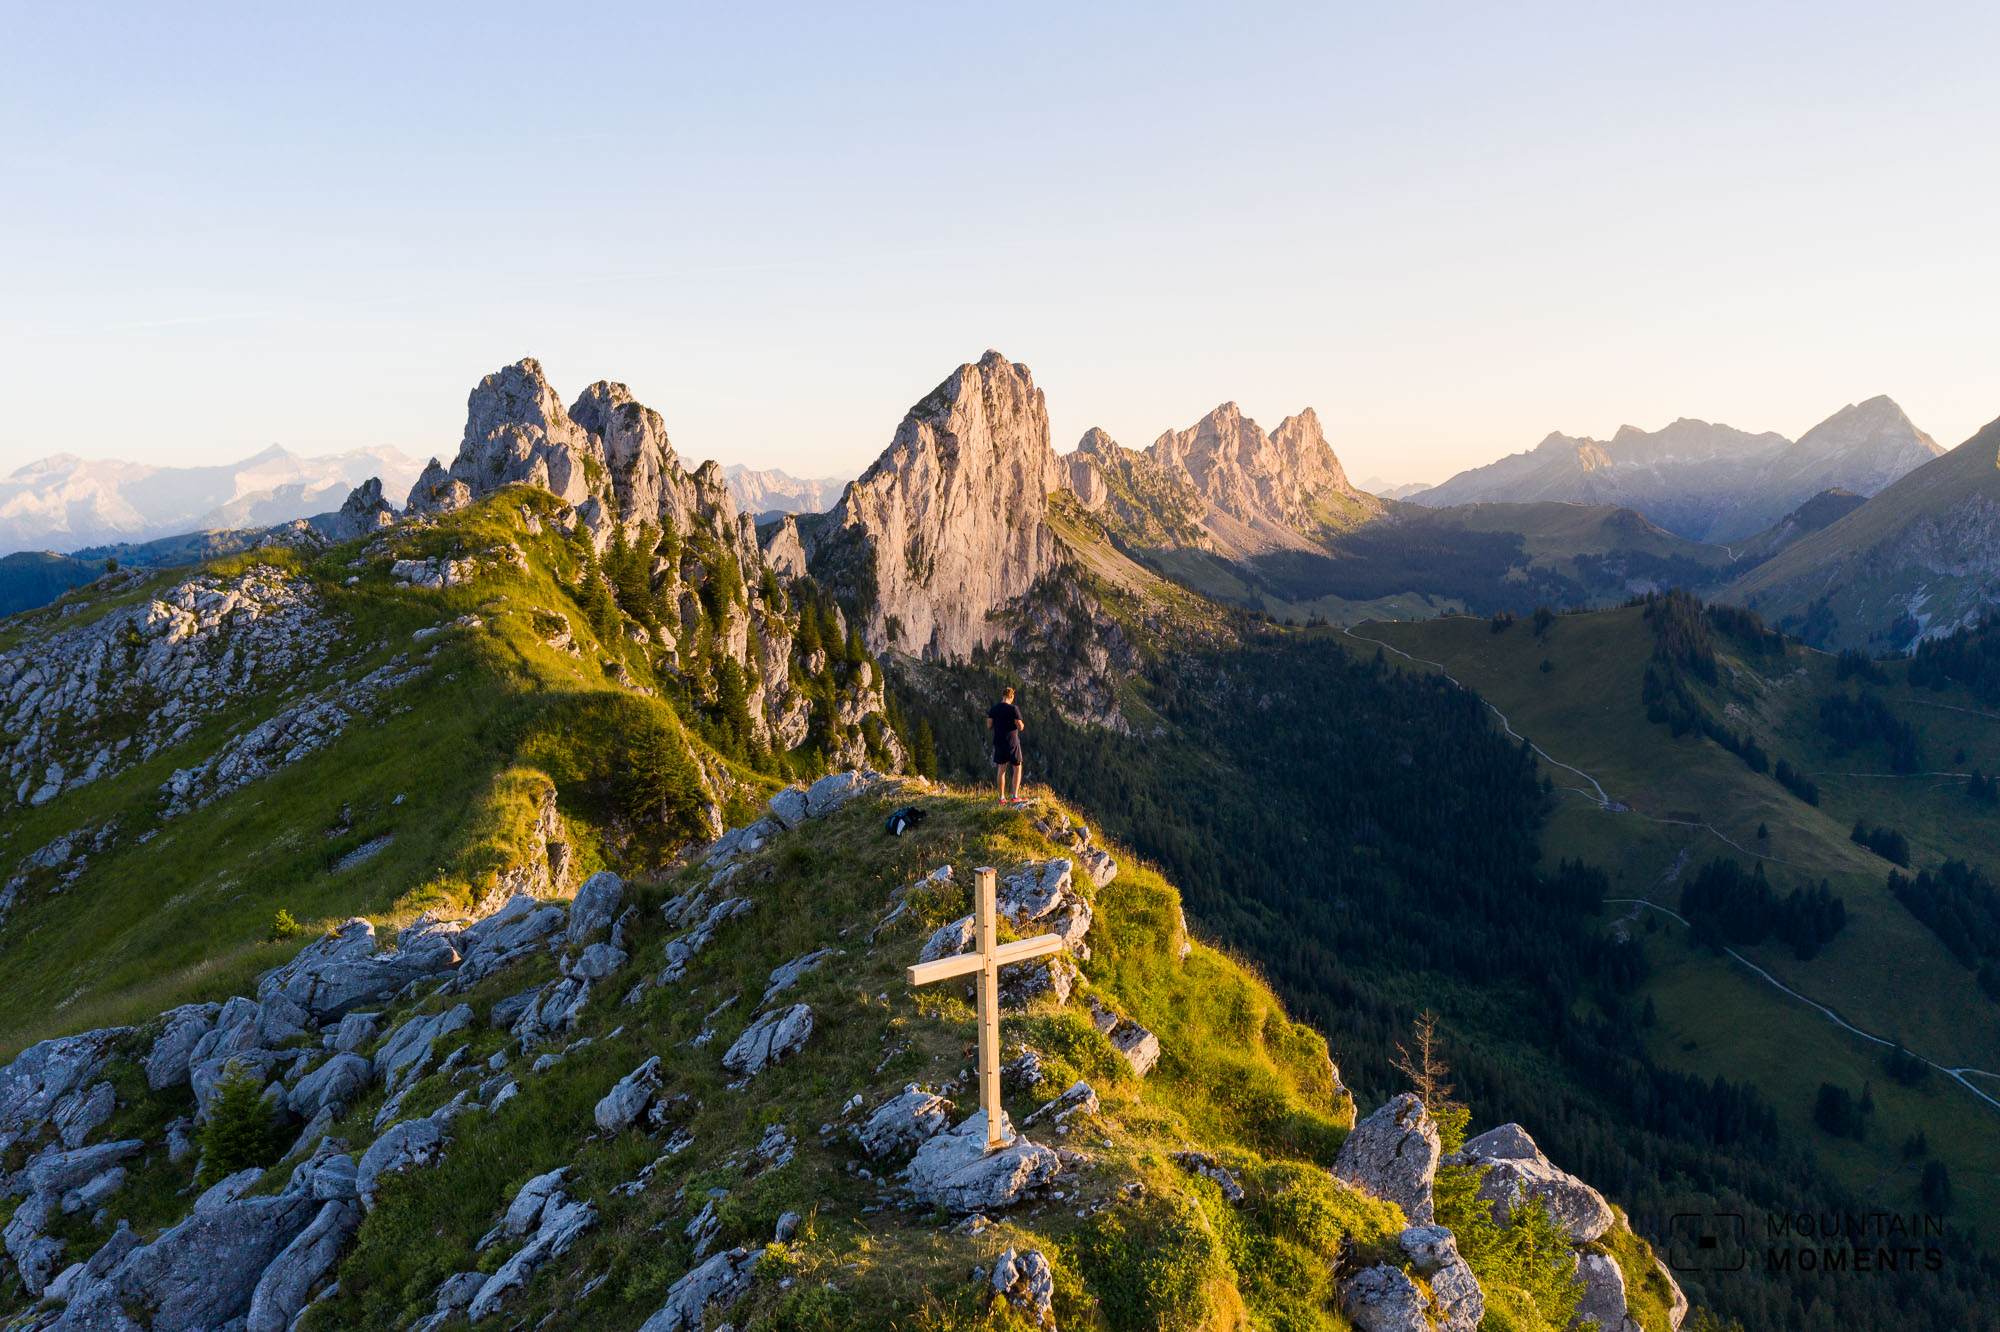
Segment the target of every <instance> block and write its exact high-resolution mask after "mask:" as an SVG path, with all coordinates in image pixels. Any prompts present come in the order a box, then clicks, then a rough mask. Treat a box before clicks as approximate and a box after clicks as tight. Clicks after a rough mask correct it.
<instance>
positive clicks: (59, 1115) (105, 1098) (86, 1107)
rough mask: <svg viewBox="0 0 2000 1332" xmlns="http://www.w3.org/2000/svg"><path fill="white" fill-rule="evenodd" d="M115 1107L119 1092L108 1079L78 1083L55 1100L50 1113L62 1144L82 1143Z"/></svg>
mask: <svg viewBox="0 0 2000 1332" xmlns="http://www.w3.org/2000/svg"><path fill="white" fill-rule="evenodd" d="M117 1108H118V1094H117V1092H116V1091H115V1090H113V1088H112V1086H111V1084H110V1083H108V1082H99V1083H94V1084H92V1085H91V1086H88V1087H79V1088H77V1089H76V1090H75V1091H73V1092H71V1093H70V1094H69V1095H67V1096H65V1097H63V1099H62V1100H61V1101H60V1102H58V1103H57V1105H56V1109H55V1113H54V1114H53V1115H51V1116H50V1117H49V1119H50V1123H51V1124H52V1125H53V1127H54V1128H55V1130H56V1136H58V1137H59V1138H61V1139H62V1145H63V1146H65V1147H81V1146H83V1144H84V1142H85V1141H86V1140H87V1139H88V1138H89V1137H90V1135H91V1134H93V1133H95V1132H96V1131H97V1130H98V1129H100V1128H103V1127H104V1125H105V1123H106V1122H107V1121H108V1120H109V1119H110V1118H111V1112H112V1111H114V1110H116V1109H117Z"/></svg>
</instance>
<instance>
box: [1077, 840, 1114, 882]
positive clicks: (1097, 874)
mask: <svg viewBox="0 0 2000 1332" xmlns="http://www.w3.org/2000/svg"><path fill="white" fill-rule="evenodd" d="M1076 859H1077V864H1078V865H1079V866H1081V867H1082V869H1083V872H1084V874H1085V875H1086V876H1088V878H1089V879H1090V883H1091V886H1092V887H1094V888H1102V887H1103V886H1104V885H1105V884H1107V883H1110V882H1111V881H1112V880H1113V879H1115V878H1117V877H1118V862H1117V861H1116V860H1113V859H1112V858H1111V853H1110V852H1108V851H1106V850H1104V849H1103V848H1102V847H1095V846H1087V847H1085V848H1084V849H1083V850H1081V851H1079V852H1077V856H1076Z"/></svg>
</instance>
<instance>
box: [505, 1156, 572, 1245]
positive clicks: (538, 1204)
mask: <svg viewBox="0 0 2000 1332" xmlns="http://www.w3.org/2000/svg"><path fill="white" fill-rule="evenodd" d="M568 1176H569V1167H568V1166H560V1167H558V1168H556V1169H554V1170H551V1171H549V1172H548V1173H547V1174H546V1175H536V1176H535V1177H534V1178H533V1179H531V1180H529V1181H528V1182H527V1183H526V1184H523V1185H522V1186H521V1191H520V1192H519V1193H516V1194H515V1195H514V1201H512V1202H510V1203H508V1204H507V1215H506V1216H504V1217H502V1218H501V1220H500V1233H501V1234H503V1235H506V1236H507V1237H508V1238H510V1239H519V1238H520V1237H521V1236H523V1235H526V1234H528V1233H530V1232H531V1231H533V1230H534V1229H535V1228H536V1227H537V1226H539V1225H541V1223H542V1209H543V1208H544V1207H545V1206H547V1204H548V1201H549V1199H551V1198H554V1197H557V1196H558V1195H560V1194H561V1193H562V1186H563V1180H564V1179H566V1178H568Z"/></svg>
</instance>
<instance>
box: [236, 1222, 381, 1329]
mask: <svg viewBox="0 0 2000 1332" xmlns="http://www.w3.org/2000/svg"><path fill="white" fill-rule="evenodd" d="M360 1225H361V1209H360V1208H359V1207H357V1206H355V1205H354V1204H353V1203H351V1202H341V1201H336V1202H329V1203H327V1204H326V1205H325V1206H324V1207H322V1208H320V1209H319V1215H317V1216H315V1217H314V1218H313V1219H312V1222H311V1224H309V1225H307V1226H306V1228H305V1229H304V1230H302V1231H300V1232H299V1236H298V1238H297V1239H294V1240H293V1241H292V1242H291V1243H290V1244H288V1245H286V1246H285V1248H284V1250H283V1251H282V1252H281V1253H279V1254H278V1256H277V1257H276V1258H273V1259H272V1260H271V1265H270V1266H269V1267H267V1268H265V1269H264V1275H263V1276H261V1277H259V1278H258V1279H257V1288H256V1289H255V1290H254V1291H252V1292H251V1294H250V1314H249V1317H248V1319H247V1321H246V1322H245V1324H244V1332H285V1329H286V1328H288V1327H290V1326H291V1323H292V1320H293V1319H294V1318H296V1317H298V1314H299V1311H300V1310H301V1309H303V1308H305V1307H306V1304H307V1302H308V1301H310V1300H311V1299H312V1295H313V1291H314V1290H315V1289H316V1288H317V1287H319V1286H320V1285H322V1284H324V1283H325V1281H326V1280H327V1278H328V1277H329V1276H330V1275H331V1274H332V1272H333V1267H334V1264H335V1263H337V1262H338V1261H340V1251H341V1250H342V1249H343V1248H345V1247H347V1242H348V1240H350V1239H351V1238H353V1236H354V1232H355V1230H356V1229H357V1228H358V1227H359V1226H360Z"/></svg>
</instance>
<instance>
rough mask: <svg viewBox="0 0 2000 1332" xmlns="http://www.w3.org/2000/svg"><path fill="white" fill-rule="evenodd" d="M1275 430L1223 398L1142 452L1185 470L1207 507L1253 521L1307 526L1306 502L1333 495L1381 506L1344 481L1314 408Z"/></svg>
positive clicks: (1376, 508)
mask: <svg viewBox="0 0 2000 1332" xmlns="http://www.w3.org/2000/svg"><path fill="white" fill-rule="evenodd" d="M1278 431H1279V433H1278V434H1276V435H1266V434H1265V433H1264V430H1263V427H1261V426H1259V425H1258V424H1257V423H1256V422H1255V421H1253V420H1251V419H1250V418H1249V417H1247V416H1245V415H1243V413H1242V411H1241V409H1239V408H1238V407H1237V405H1236V404H1235V403H1233V402H1225V403H1223V404H1222V405H1221V406H1220V407H1217V408H1216V409H1215V410H1214V411H1212V412H1210V413H1209V414H1208V415H1207V416H1204V417H1203V418H1202V419H1201V420H1199V421H1197V422H1196V423H1195V424H1194V425H1192V426H1190V427H1189V428H1188V429H1186V430H1180V431H1172V430H1170V431H1168V432H1167V433H1165V434H1163V435H1161V436H1160V437H1159V438H1158V439H1157V440H1155V441H1154V442H1153V445H1152V447H1151V448H1149V449H1147V450H1146V453H1147V456H1148V457H1150V458H1151V459H1152V460H1153V461H1154V462H1155V463H1156V464H1158V465H1159V466H1161V467H1163V468H1168V469H1172V470H1177V471H1179V472H1180V473H1181V474H1183V475H1184V476H1185V477H1186V478H1187V480H1188V482H1189V483H1190V484H1191V485H1192V486H1193V488H1194V490H1195V492H1196V493H1197V494H1199V495H1200V496H1201V497H1202V498H1203V499H1204V500H1206V501H1207V502H1208V503H1209V505H1210V506H1212V507H1213V508H1215V509H1218V510H1220V511H1221V512H1223V513H1225V514H1227V515H1229V516H1230V517H1231V518H1235V519H1237V520H1238V521H1240V522H1243V523H1248V524H1251V525H1253V526H1256V525H1259V524H1272V525H1275V526H1277V527H1284V528H1295V529H1297V528H1304V527H1308V526H1311V525H1312V517H1311V501H1312V500H1314V499H1322V500H1323V499H1326V498H1329V497H1331V496H1334V495H1338V496H1341V497H1343V498H1346V499H1349V500H1353V501H1355V502H1357V503H1359V504H1361V505H1362V506H1363V507H1364V508H1367V509H1370V510H1373V511H1379V510H1380V508H1381V505H1380V502H1379V501H1377V500H1376V499H1375V498H1374V497H1373V496H1364V495H1362V494H1361V493H1360V492H1359V491H1357V490H1355V489H1354V487H1353V486H1352V485H1350V484H1349V483H1348V480H1347V473H1346V471H1345V470H1344V469H1343V468H1342V467H1341V465H1340V460H1339V459H1337V458H1336V457H1334V455H1333V450H1332V449H1331V448H1329V447H1328V446H1327V442H1326V436H1325V434H1324V432H1322V431H1321V429H1320V424H1319V417H1318V415H1317V414H1316V413H1314V412H1313V410H1312V409H1311V408H1307V409H1306V410H1304V411H1302V412H1300V413H1299V414H1298V415H1296V416H1288V417H1286V418H1285V420H1284V422H1283V423H1282V424H1281V425H1280V426H1279V427H1278Z"/></svg>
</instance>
